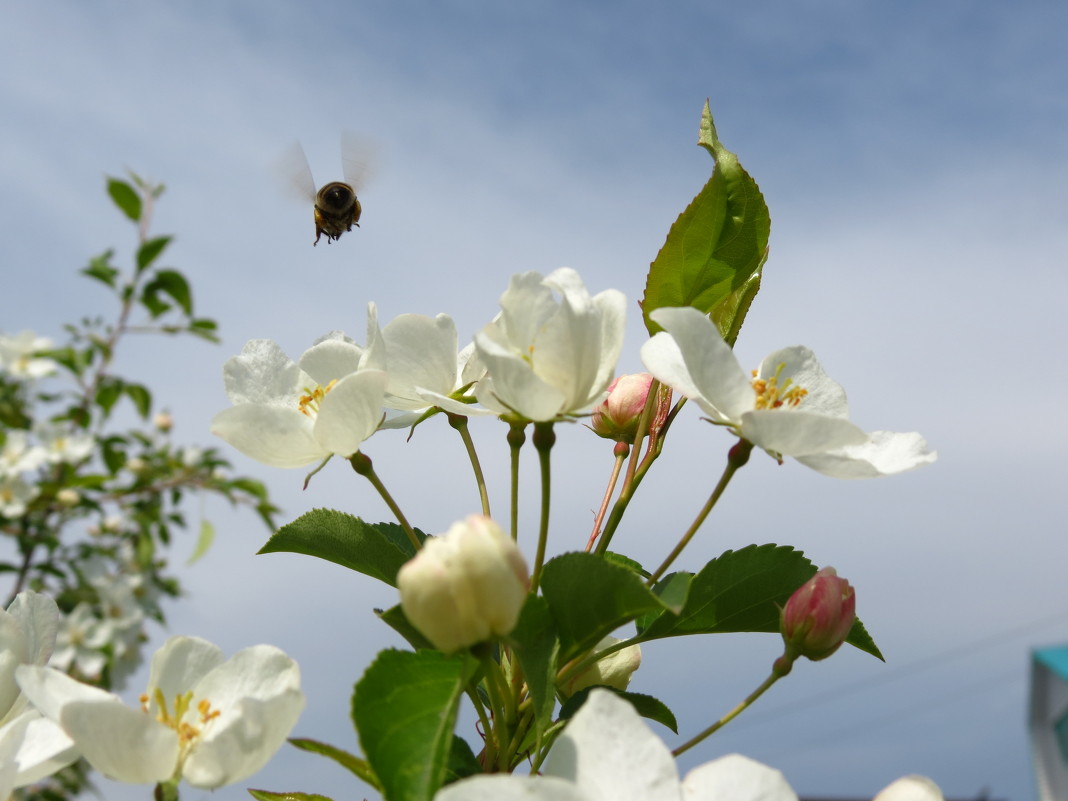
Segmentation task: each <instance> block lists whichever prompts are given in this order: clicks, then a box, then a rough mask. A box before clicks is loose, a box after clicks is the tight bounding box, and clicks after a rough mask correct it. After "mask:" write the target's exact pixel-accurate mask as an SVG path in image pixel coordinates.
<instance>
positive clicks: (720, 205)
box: [642, 102, 771, 336]
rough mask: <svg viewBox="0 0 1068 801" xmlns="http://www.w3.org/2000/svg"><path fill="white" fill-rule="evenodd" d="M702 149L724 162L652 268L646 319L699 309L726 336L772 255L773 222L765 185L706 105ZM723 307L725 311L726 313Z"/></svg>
mask: <svg viewBox="0 0 1068 801" xmlns="http://www.w3.org/2000/svg"><path fill="white" fill-rule="evenodd" d="M698 144H700V145H701V146H702V147H704V148H706V149H707V150H708V151H709V152H710V153H711V154H712V156H713V158H714V159H715V160H716V164H715V168H714V169H713V171H712V177H711V178H709V180H708V183H706V184H705V186H704V188H703V189H701V191H700V192H699V193H698V194H697V196H696V197H695V198H694V199H693V201H692V202H691V203H690V205H689V206H687V207H686V209H685V211H683V212H682V214H680V215H679V217H678V219H677V220H675V223H674V224H673V225H672V226H671V230H670V231H669V232H668V235H667V239H666V240H665V242H664V246H663V247H662V248H661V249H660V252H659V253H658V254H657V256H656V259H655V260H654V261H653V263H652V265H650V268H649V276H648V279H647V281H646V285H645V297H644V299H643V301H642V314H643V315H644V318H645V325H646V328H647V329H648V330H649V333H650V334H654V333H656V332H657V331H658V330H660V327H659V326H658V325H656V323H654V322H653V321H652V320H651V319H649V314H650V313H651V312H652V311H653V310H655V309H659V308H662V307H665V306H693V307H695V308H697V309H700V310H701V311H703V312H705V313H706V314H711V315H712V318H713V320H714V321H715V322H716V325H717V326H718V327H719V329H720V333H721V334H723V335H724V336H727V335H728V333H730V332H732V331H733V332H734V334H735V336H736V335H737V331H738V329H739V328H740V327H741V318H743V317H744V316H745V312H746V311H748V309H749V305H750V304H751V303H752V300H753V297H752V296H753V294H755V292H756V289H757V288H758V287H759V281H757V282H756V283H755V284H754V283H752V282H751V279H752V277H753V276H754V275H755V274H757V272H758V270H759V269H760V267H761V265H763V263H764V259H765V258H766V257H767V249H768V237H769V235H770V232H771V217H770V215H769V214H768V208H767V205H766V204H765V203H764V196H763V195H762V194H761V192H760V188H759V187H758V186H757V184H756V182H755V181H754V180H753V179H752V178H751V177H750V176H749V174H748V173H747V172H746V171H745V170H744V169H743V168H742V166H741V164H740V163H739V162H738V157H737V156H735V155H734V154H733V153H732V152H731V151H729V150H727V148H725V147H724V146H723V144H722V143H721V142H720V141H719V137H718V136H717V135H716V129H715V125H714V123H713V122H712V114H711V111H710V110H709V105H708V103H707V102H706V103H705V108H704V112H703V114H702V117H701V133H700V136H699V138H698ZM721 306H722V308H720V307H721Z"/></svg>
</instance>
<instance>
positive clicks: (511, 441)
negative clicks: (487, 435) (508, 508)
mask: <svg viewBox="0 0 1068 801" xmlns="http://www.w3.org/2000/svg"><path fill="white" fill-rule="evenodd" d="M502 419H506V421H507V423H508V448H509V450H510V451H511V456H512V459H511V472H512V498H511V501H512V512H511V521H510V523H511V529H512V539H513V540H515V541H517V542H518V540H519V450H520V448H522V447H523V443H524V442H526V441H527V433H526V431H525V430H524V429H526V427H527V421H526V420H518V419H511V420H507V418H502Z"/></svg>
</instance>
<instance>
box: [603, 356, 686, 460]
mask: <svg viewBox="0 0 1068 801" xmlns="http://www.w3.org/2000/svg"><path fill="white" fill-rule="evenodd" d="M652 382H653V377H652V376H651V375H649V374H648V373H632V374H630V375H621V376H619V377H618V378H616V380H615V381H613V382H612V383H611V384H609V385H608V397H607V398H605V399H604V400H603V401H601V403H600V404H599V405H598V406H597V407H596V408H595V409H594V410H593V419H592V420H591V421H590V428H592V429H593V431H594V433H595V434H597V435H599V436H602V437H604V438H605V439H612V440H615V441H616V442H627V443H631V444H633V442H634V436H635V435H636V434H637V433H638V421H639V420H640V419H641V416H642V410H643V409H645V401H646V398H648V397H649V387H650V385H651V384H652ZM670 406H671V388H670V387H668V386H666V385H661V387H660V391H659V392H658V393H657V406H656V408H655V409H654V410H653V419H652V420H650V421H649V429H650V430H651V431H652V432H654V433H655V432H656V431H658V430H659V429H660V427H661V426H662V425H663V424H664V420H665V419H666V418H667V414H668V411H669V409H670Z"/></svg>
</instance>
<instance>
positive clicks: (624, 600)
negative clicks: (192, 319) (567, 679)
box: [541, 553, 663, 661]
mask: <svg viewBox="0 0 1068 801" xmlns="http://www.w3.org/2000/svg"><path fill="white" fill-rule="evenodd" d="M541 591H542V595H544V596H545V600H546V601H547V602H548V604H549V609H550V610H551V611H552V615H553V619H554V620H555V621H556V630H557V632H558V633H559V636H560V659H561V660H563V661H567V660H569V659H572V658H573V657H575V656H578V655H579V654H583V653H585V652H586V651H588V650H589V649H590V648H592V647H593V646H594V645H596V644H597V643H598V641H599V640H600V639H601V638H602V637H604V636H605V635H606V634H609V633H611V632H612V631H614V630H615V629H617V628H619V627H620V626H622V625H623V624H624V623H628V622H630V621H631V620H634V619H635V618H637V617H639V616H641V615H643V614H645V613H646V612H649V611H652V610H654V609H659V608H663V604H662V603H661V602H660V599H659V598H657V597H656V595H654V594H653V593H652V592H651V591H650V590H649V589H648V588H647V587H646V586H645V584H643V583H642V580H641V578H639V577H638V576H637V575H636V574H635V573H633V572H632V571H631V570H629V569H628V568H624V567H619V566H617V565H613V564H610V563H609V562H607V561H605V560H604V559H602V558H601V557H599V556H595V555H594V554H591V553H566V554H563V555H561V556H557V557H556V558H555V559H551V560H550V561H549V562H547V563H546V565H545V568H544V570H543V572H542V578H541Z"/></svg>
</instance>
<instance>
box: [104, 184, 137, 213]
mask: <svg viewBox="0 0 1068 801" xmlns="http://www.w3.org/2000/svg"><path fill="white" fill-rule="evenodd" d="M108 194H109V195H111V199H112V201H114V203H115V205H116V206H118V207H119V210H120V211H121V212H122V213H123V214H125V215H126V216H127V217H129V218H130V219H131V220H133V221H134V222H140V221H141V196H140V195H138V194H137V191H136V190H135V189H134V188H133V187H132V186H130V185H129V184H128V183H126V182H125V181H121V180H119V179H118V178H108Z"/></svg>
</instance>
